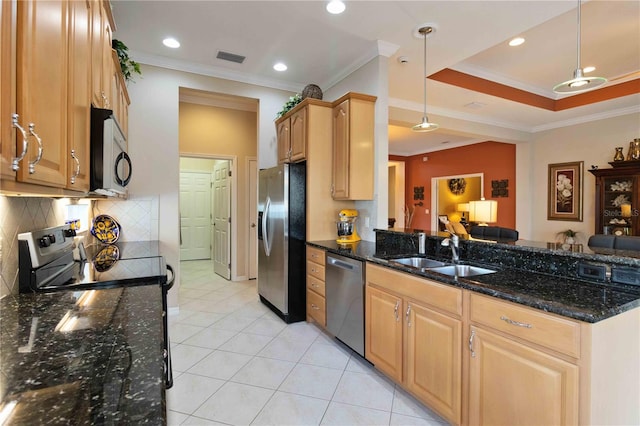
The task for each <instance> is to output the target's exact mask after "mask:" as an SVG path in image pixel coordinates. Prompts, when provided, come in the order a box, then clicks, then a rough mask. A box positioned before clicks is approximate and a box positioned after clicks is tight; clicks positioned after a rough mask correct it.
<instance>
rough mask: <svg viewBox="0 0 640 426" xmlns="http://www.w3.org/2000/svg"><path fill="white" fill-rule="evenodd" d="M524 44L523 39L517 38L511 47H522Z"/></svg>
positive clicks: (511, 43)
mask: <svg viewBox="0 0 640 426" xmlns="http://www.w3.org/2000/svg"><path fill="white" fill-rule="evenodd" d="M522 43H524V39H523V38H522V37H516V38H514V39H512V40H511V41H510V42H509V46H512V47H514V46H520V45H521V44H522Z"/></svg>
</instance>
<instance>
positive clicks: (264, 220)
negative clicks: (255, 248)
mask: <svg viewBox="0 0 640 426" xmlns="http://www.w3.org/2000/svg"><path fill="white" fill-rule="evenodd" d="M270 207H271V197H269V196H268V195H267V202H266V204H265V207H264V213H263V214H262V244H263V245H264V252H265V254H266V255H267V256H270V255H271V243H270V242H269V233H268V232H267V221H268V220H269V210H270Z"/></svg>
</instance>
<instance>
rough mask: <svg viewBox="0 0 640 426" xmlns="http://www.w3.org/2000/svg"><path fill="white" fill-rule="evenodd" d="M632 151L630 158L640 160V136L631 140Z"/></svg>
mask: <svg viewBox="0 0 640 426" xmlns="http://www.w3.org/2000/svg"><path fill="white" fill-rule="evenodd" d="M631 143H632V144H633V152H632V154H631V159H632V160H640V138H635V139H634V140H633V142H631Z"/></svg>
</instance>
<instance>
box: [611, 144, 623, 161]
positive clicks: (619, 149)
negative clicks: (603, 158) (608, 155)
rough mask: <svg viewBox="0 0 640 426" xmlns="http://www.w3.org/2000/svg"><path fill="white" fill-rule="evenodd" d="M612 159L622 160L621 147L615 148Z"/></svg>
mask: <svg viewBox="0 0 640 426" xmlns="http://www.w3.org/2000/svg"><path fill="white" fill-rule="evenodd" d="M613 161H624V154H623V153H622V147H621V146H619V147H617V148H616V155H614V156H613Z"/></svg>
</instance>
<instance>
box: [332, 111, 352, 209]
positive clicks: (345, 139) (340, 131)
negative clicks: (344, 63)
mask: <svg viewBox="0 0 640 426" xmlns="http://www.w3.org/2000/svg"><path fill="white" fill-rule="evenodd" d="M331 184H332V186H331V188H332V195H333V198H334V199H336V200H344V199H348V198H349V100H348V99H347V100H345V101H344V102H342V103H340V104H339V105H337V106H336V107H334V108H333V169H332V180H331Z"/></svg>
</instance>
